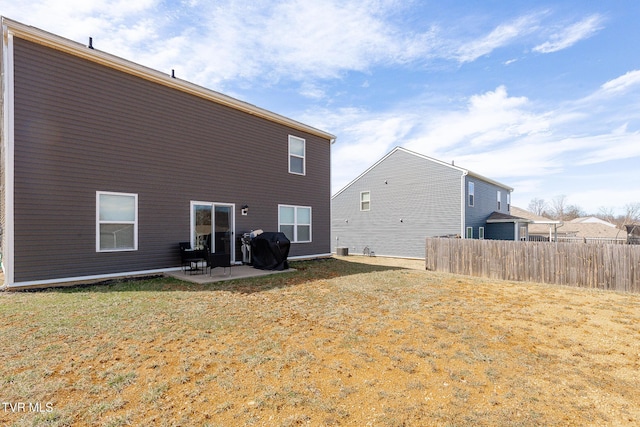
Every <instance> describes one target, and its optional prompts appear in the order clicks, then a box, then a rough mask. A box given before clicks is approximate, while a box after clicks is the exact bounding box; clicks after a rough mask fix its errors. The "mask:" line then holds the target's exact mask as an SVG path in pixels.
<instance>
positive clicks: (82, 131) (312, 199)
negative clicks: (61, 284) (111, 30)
mask: <svg viewBox="0 0 640 427" xmlns="http://www.w3.org/2000/svg"><path fill="white" fill-rule="evenodd" d="M14 56H15V58H14V62H15V164H16V168H15V169H16V170H15V280H16V282H21V281H33V280H45V279H53V278H64V277H76V276H84V275H97V274H112V273H118V272H128V271H141V270H150V269H160V268H168V267H174V266H179V256H178V251H177V243H178V242H179V241H186V240H189V237H190V236H189V233H190V229H189V227H190V202H191V201H209V202H219V203H233V204H235V206H236V217H235V220H236V239H237V238H238V237H239V236H240V235H241V233H242V232H245V231H249V230H251V229H257V228H262V229H263V230H265V231H276V230H277V227H278V207H277V206H278V204H291V205H302V206H311V207H312V210H313V242H312V243H308V244H293V245H292V246H291V251H290V256H304V255H314V254H322V253H327V252H330V246H331V244H330V205H329V200H330V178H329V177H330V142H329V141H328V140H326V139H324V138H321V137H318V136H315V135H311V134H308V133H305V132H302V131H298V130H294V129H291V128H289V127H287V126H284V125H282V124H279V123H275V122H271V121H269V120H266V119H263V118H260V117H257V116H254V115H251V114H248V113H244V112H241V111H239V110H235V109H233V108H229V107H227V106H223V105H220V104H216V103H214V102H211V101H209V100H206V99H203V98H199V97H197V96H194V95H191V94H187V93H185V92H181V91H179V90H176V89H172V88H169V87H165V86H161V85H158V84H154V83H152V82H150V81H147V80H144V79H141V78H138V77H135V76H131V75H128V74H126V73H123V72H121V71H118V70H115V69H111V68H107V67H104V66H101V65H99V64H96V63H93V62H90V61H87V60H84V59H81V58H78V57H75V56H72V55H69V54H65V53H62V52H59V51H56V50H53V49H49V48H46V47H43V46H41V45H38V44H34V43H31V42H28V41H25V40H21V39H18V38H16V39H14ZM290 134H292V135H295V136H298V137H301V138H304V139H305V140H306V165H307V169H306V175H305V176H298V175H292V174H289V173H288V135H290ZM96 191H111V192H124V193H135V194H138V203H139V205H138V210H139V222H138V224H139V239H138V241H139V246H138V251H133V252H117V253H97V252H96V250H95V245H96V242H95V240H96V239H95V232H96V212H95V211H96V202H95V198H96ZM244 204H247V205H249V209H250V210H249V215H248V216H241V215H240V207H241V206H242V205H244ZM237 251H239V244H237ZM238 259H239V258H238Z"/></svg>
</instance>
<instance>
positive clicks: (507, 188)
mask: <svg viewBox="0 0 640 427" xmlns="http://www.w3.org/2000/svg"><path fill="white" fill-rule="evenodd" d="M396 151H403V152H405V153H407V154H411V155H414V156H416V157H420V158H422V159H425V160H429V161H431V162H434V163H437V164H439V165H442V166H446V167H449V168H451V169H455V170H457V171H459V172H461V173H462V174H466V175H467V176H472V177H474V178H478V179H481V180H483V181H486V182H488V183H490V184H493V185H496V186H498V187H500V188H504V189H505V190H509V191H514V190H513V188H512V187H509V186H508V185H504V184H502V183H500V182H498V181H495V180H493V179H490V178H487V177H485V176H482V175H480V174H477V173H474V172H472V171H470V170H469V169H465V168H461V167H459V166H456V165H452V164H449V163H447V162H443V161H442V160H438V159H434V158H433V157H429V156H426V155H424V154H420V153H417V152H415V151H411V150H408V149H406V148H404V147H400V146H396V147H394V148H393V149H392V150H391V151H389V152H388V153H387V154H385V155H384V156H383V157H382V158H381V159H380V160H378V161H377V162H375V163H374V164H373V165H371V166H369V167H368V168H367V169H366V170H365V171H364V172H362V173H361V174H360V175H358V176H357V177H356V178H354V179H353V180H351V181H350V182H349V183H348V184H347V185H345V186H344V187H342V188H341V189H340V190H338V191H337V192H336V194H334V195H333V196H331V199H333V198H335V197H337V196H338V195H339V194H341V193H342V192H344V191H345V190H346V189H347V188H349V187H350V186H351V185H353V184H354V183H355V182H356V181H358V180H359V179H360V178H362V177H363V176H364V175H366V174H367V173H368V172H369V171H370V170H371V169H373V168H374V167H376V166H377V165H379V164H380V163H381V162H382V161H384V160H385V159H386V158H387V157H389V156H391V155H392V154H393V153H395V152H396Z"/></svg>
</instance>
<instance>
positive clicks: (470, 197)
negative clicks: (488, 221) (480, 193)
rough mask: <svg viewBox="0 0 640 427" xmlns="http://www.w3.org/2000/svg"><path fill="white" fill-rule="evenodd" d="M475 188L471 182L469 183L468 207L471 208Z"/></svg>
mask: <svg viewBox="0 0 640 427" xmlns="http://www.w3.org/2000/svg"><path fill="white" fill-rule="evenodd" d="M474 187H475V186H474V185H473V182H471V181H469V191H468V192H469V206H473V202H474V198H475V188H474Z"/></svg>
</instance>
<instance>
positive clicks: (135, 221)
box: [96, 191, 138, 252]
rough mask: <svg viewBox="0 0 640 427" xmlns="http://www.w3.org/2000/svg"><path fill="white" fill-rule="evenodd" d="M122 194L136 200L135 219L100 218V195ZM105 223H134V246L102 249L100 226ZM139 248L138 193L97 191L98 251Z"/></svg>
mask: <svg viewBox="0 0 640 427" xmlns="http://www.w3.org/2000/svg"><path fill="white" fill-rule="evenodd" d="M103 195H108V196H122V197H132V198H133V200H134V219H133V221H125V220H118V221H107V220H101V219H100V196H103ZM103 224H126V225H133V247H127V248H113V249H102V248H101V247H100V226H101V225H103ZM137 250H138V195H137V194H135V193H116V192H111V191H96V252H130V251H137Z"/></svg>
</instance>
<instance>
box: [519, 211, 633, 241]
mask: <svg viewBox="0 0 640 427" xmlns="http://www.w3.org/2000/svg"><path fill="white" fill-rule="evenodd" d="M511 213H512V214H513V215H517V216H519V217H522V218H526V219H528V220H530V221H531V223H530V224H529V240H534V241H565V242H572V241H577V242H604V243H616V242H617V243H623V242H624V241H625V240H626V238H627V233H626V232H625V231H624V230H621V229H619V228H617V227H616V226H615V225H614V224H611V223H609V222H606V221H602V220H599V219H597V218H595V219H597V220H594V219H592V218H593V217H591V218H577V221H576V220H572V221H567V222H562V221H558V220H552V219H549V218H545V217H542V216H539V215H535V214H532V213H531V212H528V211H526V210H524V209H521V208H518V207H516V206H513V207H512V208H511Z"/></svg>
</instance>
